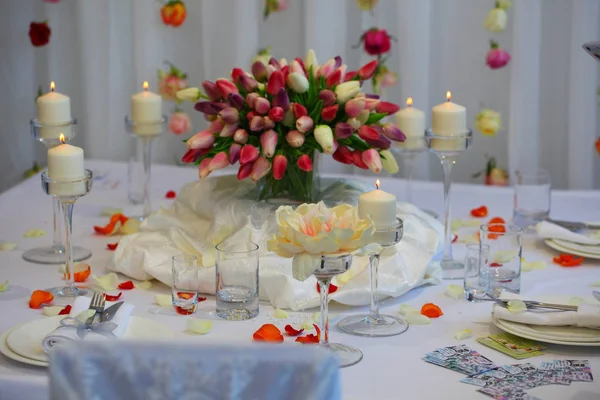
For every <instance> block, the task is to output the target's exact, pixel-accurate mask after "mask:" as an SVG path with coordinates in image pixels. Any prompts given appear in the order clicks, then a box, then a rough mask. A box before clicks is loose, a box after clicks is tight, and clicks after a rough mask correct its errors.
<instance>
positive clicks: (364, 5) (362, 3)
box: [356, 0, 379, 11]
mask: <svg viewBox="0 0 600 400" xmlns="http://www.w3.org/2000/svg"><path fill="white" fill-rule="evenodd" d="M378 2H379V0H356V4H357V5H358V8H360V9H361V11H373V9H374V8H375V6H376V5H377V3H378Z"/></svg>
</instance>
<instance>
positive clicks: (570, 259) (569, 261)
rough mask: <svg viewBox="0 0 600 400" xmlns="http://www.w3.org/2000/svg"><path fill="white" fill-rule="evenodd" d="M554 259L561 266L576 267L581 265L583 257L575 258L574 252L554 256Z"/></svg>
mask: <svg viewBox="0 0 600 400" xmlns="http://www.w3.org/2000/svg"><path fill="white" fill-rule="evenodd" d="M552 261H554V263H555V264H558V265H560V266H561V267H576V266H578V265H581V263H582V262H583V257H577V258H575V256H573V255H572V254H560V255H559V256H558V257H554V258H552Z"/></svg>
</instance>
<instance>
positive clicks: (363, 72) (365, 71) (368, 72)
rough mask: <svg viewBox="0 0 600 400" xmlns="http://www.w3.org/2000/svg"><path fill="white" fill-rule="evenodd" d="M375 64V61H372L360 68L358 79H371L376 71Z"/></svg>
mask: <svg viewBox="0 0 600 400" xmlns="http://www.w3.org/2000/svg"><path fill="white" fill-rule="evenodd" d="M377 64H378V63H377V60H373V61H371V62H368V63H366V64H365V65H363V66H362V67H360V69H359V70H358V77H359V78H360V79H361V80H363V81H366V80H367V79H371V78H372V77H373V75H374V74H375V71H376V70H377Z"/></svg>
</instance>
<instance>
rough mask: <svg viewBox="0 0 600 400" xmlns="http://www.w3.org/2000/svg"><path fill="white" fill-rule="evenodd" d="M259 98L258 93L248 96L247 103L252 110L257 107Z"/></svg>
mask: <svg viewBox="0 0 600 400" xmlns="http://www.w3.org/2000/svg"><path fill="white" fill-rule="evenodd" d="M259 97H260V95H259V94H258V93H254V92H253V93H248V94H247V95H246V103H248V106H249V107H250V108H254V106H255V105H256V100H258V98H259Z"/></svg>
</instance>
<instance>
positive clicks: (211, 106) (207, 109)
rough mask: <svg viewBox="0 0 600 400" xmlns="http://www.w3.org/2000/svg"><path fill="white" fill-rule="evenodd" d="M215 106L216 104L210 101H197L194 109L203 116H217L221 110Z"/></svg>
mask: <svg viewBox="0 0 600 400" xmlns="http://www.w3.org/2000/svg"><path fill="white" fill-rule="evenodd" d="M215 104H217V103H215V102H212V101H199V102H197V103H196V104H194V109H195V110H197V111H200V112H201V113H204V114H208V115H217V114H218V113H219V111H221V109H220V108H217V107H216V106H215Z"/></svg>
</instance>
